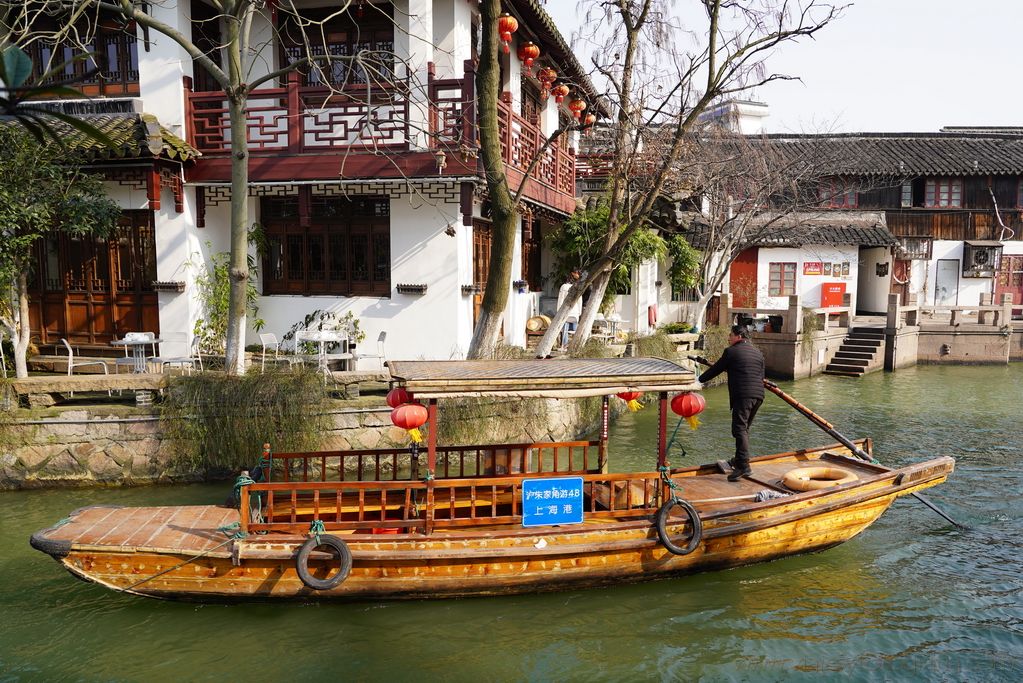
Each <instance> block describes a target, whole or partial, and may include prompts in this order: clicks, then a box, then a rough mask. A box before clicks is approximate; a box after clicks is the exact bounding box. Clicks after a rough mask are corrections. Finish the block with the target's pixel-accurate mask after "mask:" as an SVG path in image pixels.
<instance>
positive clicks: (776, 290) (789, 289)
mask: <svg viewBox="0 0 1023 683" xmlns="http://www.w3.org/2000/svg"><path fill="white" fill-rule="evenodd" d="M796 265H797V264H796V262H795V261H775V262H772V263H769V264H768V267H767V272H768V276H767V296H792V295H794V294H795V293H796ZM789 280H791V283H789ZM787 285H788V286H787Z"/></svg>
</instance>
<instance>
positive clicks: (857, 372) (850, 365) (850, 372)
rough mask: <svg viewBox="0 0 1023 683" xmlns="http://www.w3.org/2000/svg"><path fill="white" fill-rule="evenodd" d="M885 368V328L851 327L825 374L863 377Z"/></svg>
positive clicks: (825, 369)
mask: <svg viewBox="0 0 1023 683" xmlns="http://www.w3.org/2000/svg"><path fill="white" fill-rule="evenodd" d="M883 366H884V328H881V327H851V328H849V334H848V335H846V337H845V339H844V340H843V341H842V345H841V346H840V347H839V348H838V351H837V352H836V353H835V357H834V358H833V359H832V360H831V362H830V363H828V365H827V367H826V368H824V374H826V375H844V376H846V377H862V376H863V375H864V374H865V373H867V372H873V371H874V370H880V369H881V368H882V367H883Z"/></svg>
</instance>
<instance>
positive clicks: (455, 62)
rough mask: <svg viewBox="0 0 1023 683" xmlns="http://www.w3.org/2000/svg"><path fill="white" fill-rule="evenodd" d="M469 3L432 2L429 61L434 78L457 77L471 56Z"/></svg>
mask: <svg viewBox="0 0 1023 683" xmlns="http://www.w3.org/2000/svg"><path fill="white" fill-rule="evenodd" d="M471 32H472V6H471V3H468V2H463V1H462V0H435V1H434V3H433V40H434V43H435V46H434V50H433V63H434V67H435V68H436V74H437V78H461V77H462V76H463V75H464V67H463V65H464V63H465V60H467V59H470V58H471V57H472V42H471V41H472V33H471Z"/></svg>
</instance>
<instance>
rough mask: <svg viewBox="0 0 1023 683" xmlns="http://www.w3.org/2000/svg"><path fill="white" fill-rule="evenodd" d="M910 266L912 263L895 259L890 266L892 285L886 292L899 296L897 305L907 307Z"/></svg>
mask: <svg viewBox="0 0 1023 683" xmlns="http://www.w3.org/2000/svg"><path fill="white" fill-rule="evenodd" d="M912 265H913V262H912V261H909V260H907V259H895V262H894V263H893V264H892V285H891V289H890V290H888V291H889V292H891V293H892V294H898V295H899V304H900V305H902V306H907V305H909V274H910V272H911V267H912Z"/></svg>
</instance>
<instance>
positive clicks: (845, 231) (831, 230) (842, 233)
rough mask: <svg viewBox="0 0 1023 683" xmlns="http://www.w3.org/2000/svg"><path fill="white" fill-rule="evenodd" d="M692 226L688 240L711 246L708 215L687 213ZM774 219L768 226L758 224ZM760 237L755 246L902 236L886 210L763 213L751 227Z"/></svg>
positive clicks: (879, 243)
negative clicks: (893, 227) (888, 221)
mask: <svg viewBox="0 0 1023 683" xmlns="http://www.w3.org/2000/svg"><path fill="white" fill-rule="evenodd" d="M683 216H684V217H685V218H686V219H688V220H685V221H683V222H684V223H688V226H687V227H685V228H683V229H682V231H681V232H682V234H683V235H684V236H685V237H686V240H687V241H688V242H689V243H690V244H691V245H693V246H694V247H695V248H697V249H707V247H708V244H707V239H708V230H707V224H706V223H705V222H704V220H705V219H704V218H703V217H702V216H701V215H699V214H696V213H688V214H683ZM772 220H773V221H774V222H773V223H771V224H770V225H769V226H767V227H766V228H759V227H757V223H759V224H760V225H764V224H766V223H768V222H770V221H772ZM750 234H757V238H756V239H755V240H753V242H752V243H751V244H750V245H749V246H751V247H802V246H804V245H807V244H821V245H848V244H854V245H858V246H864V247H890V246H892V245H894V244H897V243H898V240H897V239H896V238H895V236H894V235H892V233H891V232H889V230H888V227H887V225H886V224H885V218H884V213H881V212H870V211H837V210H830V211H821V212H799V213H794V214H790V215H787V216H782V217H776V216H774V215H772V214H761V215H760V216H758V217H757V219H756V222H755V223H754V224H753V225H752V227H751V228H750Z"/></svg>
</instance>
